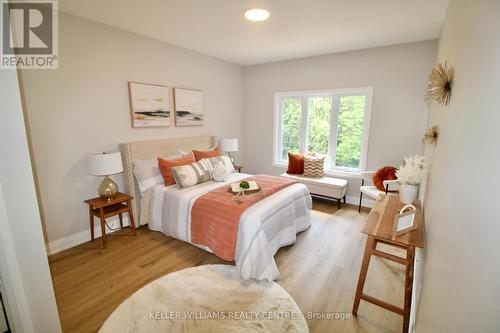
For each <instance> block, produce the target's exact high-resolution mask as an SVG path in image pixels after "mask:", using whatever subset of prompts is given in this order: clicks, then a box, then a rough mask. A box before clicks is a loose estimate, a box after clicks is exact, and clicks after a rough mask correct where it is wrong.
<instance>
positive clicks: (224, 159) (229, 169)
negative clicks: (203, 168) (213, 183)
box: [209, 155, 236, 173]
mask: <svg viewBox="0 0 500 333" xmlns="http://www.w3.org/2000/svg"><path fill="white" fill-rule="evenodd" d="M209 160H210V162H212V166H213V168H214V169H215V167H216V166H217V164H219V162H222V165H224V167H225V168H226V170H227V173H234V172H236V170H235V169H234V165H233V162H231V159H230V158H229V156H224V155H222V156H215V157H210V158H209Z"/></svg>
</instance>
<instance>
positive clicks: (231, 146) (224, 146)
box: [219, 139, 238, 152]
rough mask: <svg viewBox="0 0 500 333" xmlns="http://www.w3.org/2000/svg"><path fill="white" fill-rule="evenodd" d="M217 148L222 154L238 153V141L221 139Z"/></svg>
mask: <svg viewBox="0 0 500 333" xmlns="http://www.w3.org/2000/svg"><path fill="white" fill-rule="evenodd" d="M219 146H220V147H219V148H220V150H222V151H224V152H232V151H238V139H221V140H220V142H219Z"/></svg>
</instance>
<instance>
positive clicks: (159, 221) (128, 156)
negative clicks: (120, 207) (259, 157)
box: [120, 136, 311, 280]
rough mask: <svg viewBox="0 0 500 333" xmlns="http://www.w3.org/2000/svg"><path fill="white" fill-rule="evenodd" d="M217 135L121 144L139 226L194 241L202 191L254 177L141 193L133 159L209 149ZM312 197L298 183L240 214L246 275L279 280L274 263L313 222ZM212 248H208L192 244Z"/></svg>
mask: <svg viewBox="0 0 500 333" xmlns="http://www.w3.org/2000/svg"><path fill="white" fill-rule="evenodd" d="M214 143H215V138H214V137H213V136H200V137H188V138H176V139H165V140H155V141H140V142H129V143H123V144H121V145H120V150H121V152H122V157H123V163H124V175H125V180H126V181H125V182H126V187H127V191H128V192H129V194H131V195H133V196H134V197H135V198H136V200H134V201H133V202H132V209H133V212H134V213H135V216H137V217H139V219H138V220H139V225H144V224H148V226H149V228H150V229H151V230H155V231H159V232H162V233H164V234H166V235H168V236H171V237H174V238H176V239H179V240H182V241H185V242H188V243H191V244H192V242H191V229H190V228H191V209H192V207H193V204H194V203H195V202H196V200H197V198H199V197H200V196H202V195H203V194H205V193H207V192H209V191H211V190H215V189H217V188H220V187H221V186H227V185H228V183H233V182H238V181H240V180H243V179H245V178H248V177H250V176H251V175H249V174H244V173H232V174H230V175H229V182H226V183H223V182H214V181H209V182H206V183H202V184H198V185H194V186H192V187H188V188H184V189H179V188H178V187H177V186H176V185H171V186H165V185H163V184H156V185H154V186H152V187H151V188H149V189H148V190H147V191H145V192H144V193H143V194H142V195H141V193H140V191H139V189H138V186H137V182H136V181H135V178H134V175H133V169H132V168H133V166H132V165H133V164H132V160H133V159H148V158H153V157H156V156H162V155H163V156H164V155H168V154H171V153H175V152H176V151H178V150H179V149H180V150H183V151H191V150H193V149H197V150H208V149H210V148H211V147H213V146H214ZM310 210H311V196H310V194H309V191H308V190H307V187H306V186H305V185H303V184H300V183H297V184H293V185H291V186H288V187H286V188H285V189H283V190H281V191H279V192H277V193H274V194H272V195H271V196H269V197H267V198H265V199H263V200H261V201H259V202H257V203H255V204H254V205H252V206H251V207H249V208H248V209H247V210H246V211H245V212H244V213H243V214H242V215H241V218H240V222H239V225H238V232H237V241H236V249H235V256H234V261H235V263H236V267H237V269H238V271H239V273H240V276H241V278H242V279H257V280H275V279H277V278H278V277H279V271H278V268H277V266H276V262H275V261H274V255H275V253H276V251H277V250H278V249H279V248H280V247H282V246H286V245H290V244H292V243H294V242H295V240H296V234H297V233H299V232H301V231H304V230H306V229H307V228H309V227H310V225H311V214H310ZM193 245H195V246H198V247H200V248H202V249H204V250H206V251H208V252H212V251H211V250H210V249H209V248H208V247H206V246H203V245H198V244H193Z"/></svg>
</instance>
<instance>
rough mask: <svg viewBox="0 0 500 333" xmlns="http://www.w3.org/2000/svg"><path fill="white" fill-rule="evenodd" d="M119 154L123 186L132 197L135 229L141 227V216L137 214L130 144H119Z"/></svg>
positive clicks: (136, 196)
mask: <svg viewBox="0 0 500 333" xmlns="http://www.w3.org/2000/svg"><path fill="white" fill-rule="evenodd" d="M120 152H121V153H122V161H123V171H124V177H123V178H125V185H126V186H127V189H128V191H129V193H128V194H130V195H131V196H133V197H134V200H132V213H133V214H134V217H135V220H136V221H137V222H136V223H137V225H136V227H138V226H140V225H141V216H140V214H139V208H138V205H137V201H138V198H139V196H138V194H139V193H140V192H138V188H137V183H136V181H135V179H134V172H133V165H132V145H131V144H130V143H121V144H120Z"/></svg>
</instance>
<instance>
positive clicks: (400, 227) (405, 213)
mask: <svg viewBox="0 0 500 333" xmlns="http://www.w3.org/2000/svg"><path fill="white" fill-rule="evenodd" d="M416 215H417V208H416V207H415V206H413V205H411V204H410V205H406V206H404V207H403V208H401V209H400V210H399V212H398V213H397V214H396V215H395V216H394V224H393V233H394V235H396V236H399V235H402V234H404V233H407V232H410V231H412V230H415V229H417V228H418V224H417V223H416V222H415V217H416Z"/></svg>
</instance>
